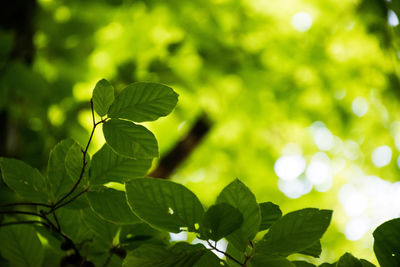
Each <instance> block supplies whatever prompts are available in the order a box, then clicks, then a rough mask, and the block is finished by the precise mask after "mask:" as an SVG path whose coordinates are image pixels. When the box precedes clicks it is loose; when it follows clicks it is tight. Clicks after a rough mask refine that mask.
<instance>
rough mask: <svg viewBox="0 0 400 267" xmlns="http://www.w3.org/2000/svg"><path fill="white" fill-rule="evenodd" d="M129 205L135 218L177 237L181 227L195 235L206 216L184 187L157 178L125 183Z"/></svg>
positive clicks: (193, 196)
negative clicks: (194, 232)
mask: <svg viewBox="0 0 400 267" xmlns="http://www.w3.org/2000/svg"><path fill="white" fill-rule="evenodd" d="M126 194H127V198H128V203H129V205H130V206H131V208H132V210H133V211H134V212H135V214H136V215H137V216H138V217H139V218H141V219H143V220H144V221H146V222H147V223H149V224H151V225H153V226H154V227H156V228H160V229H163V230H166V231H169V232H173V233H178V232H180V231H181V228H182V227H184V228H185V227H186V228H188V229H189V231H195V230H196V226H195V224H197V225H199V224H200V221H201V219H202V216H203V214H204V210H203V206H202V205H201V203H200V201H199V199H198V198H197V197H196V195H195V194H193V193H192V192H191V191H190V190H189V189H187V188H186V187H184V186H183V185H180V184H177V183H174V182H171V181H165V180H160V179H154V178H139V179H133V180H131V181H128V182H126Z"/></svg>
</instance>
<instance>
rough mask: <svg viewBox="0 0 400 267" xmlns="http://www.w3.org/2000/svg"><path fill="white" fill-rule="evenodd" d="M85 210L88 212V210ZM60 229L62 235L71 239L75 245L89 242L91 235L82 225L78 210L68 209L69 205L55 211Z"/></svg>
mask: <svg viewBox="0 0 400 267" xmlns="http://www.w3.org/2000/svg"><path fill="white" fill-rule="evenodd" d="M87 210H90V209H89V208H88V209H87ZM56 215H57V218H58V221H59V222H60V228H61V229H62V231H63V233H64V234H66V235H67V236H68V237H69V238H71V239H72V240H73V241H74V242H75V243H80V242H83V241H85V240H90V239H91V238H92V237H93V233H92V232H91V231H89V228H88V227H86V225H85V224H83V221H82V214H81V211H80V210H76V209H70V208H69V205H67V206H64V207H62V208H59V209H57V210H56Z"/></svg>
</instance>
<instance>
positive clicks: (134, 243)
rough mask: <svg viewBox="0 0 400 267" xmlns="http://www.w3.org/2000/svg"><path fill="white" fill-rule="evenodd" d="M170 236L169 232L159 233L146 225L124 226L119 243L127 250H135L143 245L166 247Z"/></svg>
mask: <svg viewBox="0 0 400 267" xmlns="http://www.w3.org/2000/svg"><path fill="white" fill-rule="evenodd" d="M169 239H170V236H169V233H168V232H165V231H158V230H156V229H154V228H152V227H150V226H149V225H148V224H146V223H137V224H129V225H123V226H122V227H121V232H120V234H119V243H120V245H121V247H122V248H126V250H133V249H136V248H137V247H139V246H141V245H143V244H151V245H159V246H166V245H167V244H168V242H169Z"/></svg>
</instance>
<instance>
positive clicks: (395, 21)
mask: <svg viewBox="0 0 400 267" xmlns="http://www.w3.org/2000/svg"><path fill="white" fill-rule="evenodd" d="M388 24H389V25H390V26H392V27H396V26H397V25H399V18H398V17H397V15H396V13H394V12H393V10H389V12H388Z"/></svg>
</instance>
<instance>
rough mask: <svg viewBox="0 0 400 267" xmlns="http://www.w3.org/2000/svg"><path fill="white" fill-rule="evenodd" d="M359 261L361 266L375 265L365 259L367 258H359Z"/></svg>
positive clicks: (370, 266) (373, 266) (369, 266)
mask: <svg viewBox="0 0 400 267" xmlns="http://www.w3.org/2000/svg"><path fill="white" fill-rule="evenodd" d="M360 262H361V266H362V267H375V265H374V264H372V263H370V262H369V261H367V260H364V259H360Z"/></svg>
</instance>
